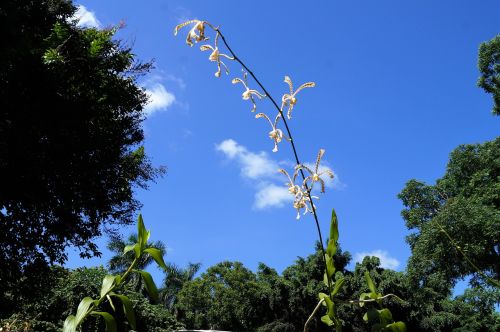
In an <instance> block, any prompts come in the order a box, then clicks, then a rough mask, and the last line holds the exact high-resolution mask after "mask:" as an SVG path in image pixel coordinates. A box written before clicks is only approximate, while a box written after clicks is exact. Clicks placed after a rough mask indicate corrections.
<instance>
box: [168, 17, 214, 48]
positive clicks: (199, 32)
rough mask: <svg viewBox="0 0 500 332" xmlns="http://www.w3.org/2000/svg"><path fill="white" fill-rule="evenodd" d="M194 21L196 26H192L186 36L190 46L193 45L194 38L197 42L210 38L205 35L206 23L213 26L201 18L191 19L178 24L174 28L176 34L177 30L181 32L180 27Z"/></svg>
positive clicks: (175, 34)
mask: <svg viewBox="0 0 500 332" xmlns="http://www.w3.org/2000/svg"><path fill="white" fill-rule="evenodd" d="M192 23H194V26H193V27H192V28H191V30H189V33H188V35H187V37H186V44H188V45H189V46H193V45H194V43H193V40H194V42H195V43H197V42H200V41H204V40H208V37H205V24H207V25H209V26H210V27H212V25H211V24H210V23H208V22H206V21H200V20H190V21H186V22H184V23H181V24H179V25H177V26H176V27H175V29H174V36H177V32H179V30H180V29H182V28H183V27H185V26H186V25H189V24H192ZM212 28H213V27H212Z"/></svg>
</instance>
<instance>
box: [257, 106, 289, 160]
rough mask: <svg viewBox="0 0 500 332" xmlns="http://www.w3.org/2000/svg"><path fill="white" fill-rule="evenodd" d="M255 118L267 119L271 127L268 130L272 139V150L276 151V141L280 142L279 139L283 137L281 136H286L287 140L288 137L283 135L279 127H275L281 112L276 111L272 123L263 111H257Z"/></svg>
mask: <svg viewBox="0 0 500 332" xmlns="http://www.w3.org/2000/svg"><path fill="white" fill-rule="evenodd" d="M255 118H256V119H258V118H265V119H267V121H269V124H270V125H271V128H272V129H273V130H271V131H270V132H269V138H270V139H272V140H273V141H274V149H273V152H276V151H278V143H280V142H281V140H282V139H283V137H284V138H286V139H287V140H288V139H289V138H288V137H286V136H285V135H283V131H282V130H281V129H278V128H277V124H278V120H279V119H280V118H281V113H278V114H277V115H276V118H275V119H274V123H273V122H272V121H271V119H269V117H268V116H267V115H266V114H264V113H258V114H256V115H255Z"/></svg>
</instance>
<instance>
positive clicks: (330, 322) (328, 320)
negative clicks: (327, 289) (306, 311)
mask: <svg viewBox="0 0 500 332" xmlns="http://www.w3.org/2000/svg"><path fill="white" fill-rule="evenodd" d="M321 321H322V322H323V323H325V324H326V325H328V326H332V325H333V320H332V319H331V318H330V317H329V316H328V315H324V316H322V317H321Z"/></svg>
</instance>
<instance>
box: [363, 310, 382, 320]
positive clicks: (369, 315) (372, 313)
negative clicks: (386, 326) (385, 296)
mask: <svg viewBox="0 0 500 332" xmlns="http://www.w3.org/2000/svg"><path fill="white" fill-rule="evenodd" d="M363 320H364V321H366V322H369V323H379V322H380V319H379V313H378V310H377V309H374V308H370V309H368V311H367V312H366V314H365V315H364V316H363Z"/></svg>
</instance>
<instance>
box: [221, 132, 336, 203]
mask: <svg viewBox="0 0 500 332" xmlns="http://www.w3.org/2000/svg"><path fill="white" fill-rule="evenodd" d="M215 149H216V150H217V151H219V152H222V153H223V154H224V155H225V156H226V157H227V158H228V159H229V160H233V161H235V162H236V163H237V164H238V166H239V168H240V174H241V176H242V177H243V178H244V179H247V180H251V181H252V182H251V183H252V184H253V187H254V188H255V190H256V192H255V196H254V198H255V200H254V203H253V208H255V209H257V210H261V209H266V208H270V207H282V206H284V205H285V204H287V203H290V202H292V201H293V195H291V194H290V193H289V192H288V188H287V187H286V186H285V185H284V183H285V182H286V180H287V179H286V178H285V177H284V176H283V175H281V174H279V173H278V169H280V168H283V167H280V165H286V166H288V167H285V168H289V169H292V170H293V164H291V165H290V162H287V161H280V162H277V161H275V160H273V159H271V158H270V157H269V155H268V154H267V153H266V152H264V151H261V152H252V151H249V150H248V149H247V148H246V147H245V146H243V145H241V144H238V142H236V141H235V140H233V139H226V140H224V141H222V142H221V143H219V144H216V145H215ZM327 165H328V164H325V166H320V171H322V170H325V169H327ZM308 166H311V165H308ZM328 169H330V170H331V168H329V167H328ZM332 172H333V170H332ZM335 177H336V178H337V179H327V176H325V177H324V178H325V182H326V185H327V186H328V187H330V188H335V189H339V188H341V183H340V181H338V177H337V176H335ZM276 180H277V181H279V183H278V184H275V183H273V182H275V181H276Z"/></svg>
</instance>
